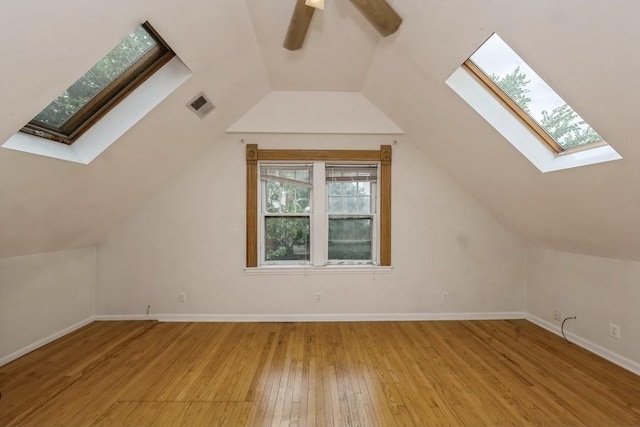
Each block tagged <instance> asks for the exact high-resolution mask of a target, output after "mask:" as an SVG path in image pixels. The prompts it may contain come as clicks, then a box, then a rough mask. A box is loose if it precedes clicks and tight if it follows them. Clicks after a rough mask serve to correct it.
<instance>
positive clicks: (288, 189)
mask: <svg viewBox="0 0 640 427" xmlns="http://www.w3.org/2000/svg"><path fill="white" fill-rule="evenodd" d="M260 176H261V179H262V180H263V181H264V182H265V185H264V186H263V187H262V189H263V192H266V194H263V199H264V210H265V212H267V213H309V212H311V180H312V175H311V168H310V167H305V166H302V167H298V168H284V167H282V168H278V167H271V166H262V168H261V172H260Z"/></svg>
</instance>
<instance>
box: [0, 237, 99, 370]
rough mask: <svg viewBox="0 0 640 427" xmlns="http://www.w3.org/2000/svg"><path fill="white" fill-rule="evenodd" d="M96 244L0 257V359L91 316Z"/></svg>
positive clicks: (14, 354) (5, 359)
mask: <svg viewBox="0 0 640 427" xmlns="http://www.w3.org/2000/svg"><path fill="white" fill-rule="evenodd" d="M94 300H95V248H93V247H91V248H82V249H74V250H67V251H61V252H51V253H42V254H37V255H26V256H18V257H10V258H1V259H0V365H2V364H3V363H4V362H8V361H9V360H11V359H13V358H15V357H16V356H18V355H20V354H18V353H22V352H23V351H28V349H32V347H31V346H32V345H34V344H37V343H40V345H41V344H43V343H44V342H46V341H47V338H50V337H52V336H57V335H58V333H59V332H63V331H68V330H69V328H72V327H73V326H74V325H77V324H78V323H81V322H84V321H86V320H87V319H90V318H92V317H93V313H94Z"/></svg>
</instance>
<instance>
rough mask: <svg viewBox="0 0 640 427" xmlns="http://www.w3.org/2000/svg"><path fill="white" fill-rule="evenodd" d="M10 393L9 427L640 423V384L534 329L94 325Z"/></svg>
mask: <svg viewBox="0 0 640 427" xmlns="http://www.w3.org/2000/svg"><path fill="white" fill-rule="evenodd" d="M0 391H1V392H2V398H1V399H0V425H27V426H51V425H69V426H85V425H131V426H144V425H163V426H164V425H187V426H198V425H205V426H216V425H220V426H245V425H248V426H254V425H256V426H262V425H277V426H296V425H299V426H343V425H349V426H351V425H353V426H356V425H360V426H385V427H386V426H428V425H468V426H479V425H490V426H495V425H549V426H562V425H590V426H591V425H593V426H621V425H640V377H638V376H636V375H634V374H632V373H630V372H627V371H625V370H623V369H622V368H619V367H617V366H615V365H613V364H611V363H609V362H607V361H605V360H603V359H600V358H599V357H597V356H594V355H592V354H590V353H588V352H587V351H585V350H582V349H581V348H579V347H577V346H575V345H571V344H567V343H565V342H564V341H563V340H562V339H561V338H559V337H557V336H555V335H553V334H551V333H549V332H547V331H544V330H543V329H541V328H539V327H537V326H535V325H533V324H531V323H529V322H527V321H524V320H513V321H472V322H471V321H465V322H361V323H156V322H95V323H92V324H91V325H88V326H87V327H85V328H83V329H81V330H79V331H76V332H75V333H73V334H70V335H68V336H66V337H64V338H62V339H60V340H58V341H55V342H54V343H51V344H50V345H48V346H46V347H43V348H41V349H39V350H37V351H35V352H33V353H31V354H29V355H27V356H24V357H22V358H20V359H18V360H16V361H14V362H12V363H10V364H8V365H5V366H3V367H0Z"/></svg>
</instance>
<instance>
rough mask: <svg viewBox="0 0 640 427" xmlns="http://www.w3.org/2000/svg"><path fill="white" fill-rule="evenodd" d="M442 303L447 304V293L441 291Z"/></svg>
mask: <svg viewBox="0 0 640 427" xmlns="http://www.w3.org/2000/svg"><path fill="white" fill-rule="evenodd" d="M442 301H444V302H449V292H447V291H442Z"/></svg>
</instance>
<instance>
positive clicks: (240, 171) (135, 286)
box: [96, 134, 526, 315]
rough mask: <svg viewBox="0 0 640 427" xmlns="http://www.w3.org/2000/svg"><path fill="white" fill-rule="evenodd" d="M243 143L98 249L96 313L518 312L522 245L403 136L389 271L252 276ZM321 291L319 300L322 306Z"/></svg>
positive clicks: (209, 155)
mask: <svg viewBox="0 0 640 427" xmlns="http://www.w3.org/2000/svg"><path fill="white" fill-rule="evenodd" d="M239 138H240V137H239V136H237V135H226V136H225V137H223V138H222V139H221V140H219V141H217V142H216V143H214V144H213V146H212V148H211V149H210V150H209V151H208V152H206V153H205V154H204V155H203V156H202V157H201V158H200V159H199V160H198V161H197V162H195V163H194V164H192V165H191V166H190V168H189V169H188V170H186V171H185V172H184V173H183V174H181V175H180V176H178V177H177V178H175V179H174V180H173V181H172V182H170V183H169V184H168V185H167V186H166V187H165V188H164V189H163V190H162V191H161V192H160V193H159V194H158V195H157V197H155V198H153V199H152V200H150V201H149V202H148V203H147V205H146V206H145V207H144V208H143V209H141V210H140V211H139V212H138V213H136V214H135V215H134V216H133V217H131V218H130V219H129V220H128V221H127V222H126V223H125V224H123V226H122V227H121V228H120V229H119V230H117V231H115V232H114V233H112V234H111V235H110V236H109V238H108V239H107V240H106V241H105V242H103V243H102V244H101V245H99V246H98V251H97V290H96V292H97V295H96V312H97V314H98V315H132V314H144V313H145V310H146V307H147V305H151V313H152V314H230V315H233V314H255V315H266V314H276V315H286V314H311V315H313V314H322V313H333V314H366V313H478V312H479V313H495V312H523V311H524V309H525V293H526V289H525V282H526V249H525V248H524V246H523V245H522V243H521V242H520V241H519V240H517V239H516V238H514V237H513V235H512V234H510V233H509V232H507V231H506V230H505V229H504V228H503V227H502V226H501V225H500V224H498V223H497V222H496V221H495V220H494V219H493V217H492V216H491V215H489V214H488V213H487V212H486V211H485V210H484V209H482V208H481V207H480V206H479V205H478V203H476V202H475V201H474V200H473V199H471V198H470V197H469V196H468V195H467V194H466V193H464V192H463V191H462V190H460V188H459V187H458V186H457V185H456V184H455V183H454V182H453V181H451V180H450V179H449V178H448V177H447V176H446V175H444V174H443V173H442V172H441V171H440V170H439V169H438V168H437V167H435V166H434V165H433V164H432V163H431V161H430V160H429V159H428V158H426V157H425V156H424V155H423V154H422V153H421V152H420V151H419V150H418V149H417V148H416V147H415V146H414V145H413V144H412V143H411V142H410V141H409V140H407V139H406V138H400V140H399V142H398V144H396V145H394V146H393V162H394V163H393V168H392V170H393V175H392V177H393V193H392V200H393V202H392V203H393V204H392V206H393V208H392V209H393V212H392V234H393V237H392V252H393V255H392V257H393V266H394V270H393V272H392V273H391V274H377V275H375V276H374V275H373V274H371V273H369V274H350V275H335V276H327V275H309V276H304V275H277V276H274V275H258V276H256V275H248V274H247V273H245V272H244V270H243V267H244V259H245V215H244V209H245V146H244V145H243V144H242V143H241V142H240V141H239ZM245 139H246V142H247V143H258V144H259V145H260V147H262V148H353V149H377V148H379V146H380V145H381V144H390V143H391V142H392V140H391V137H388V136H362V135H360V136H340V135H273V134H269V135H267V134H257V135H250V136H248V137H245ZM180 143H186V142H185V141H182V142H180ZM443 290H446V291H448V292H449V302H447V303H445V302H442V301H441V298H440V294H441V291H443ZM317 291H320V292H322V293H323V302H322V303H319V304H318V303H315V301H314V295H315V292H317ZM180 292H186V293H187V298H188V300H187V302H186V303H183V304H181V303H179V301H178V294H179V293H180Z"/></svg>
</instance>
